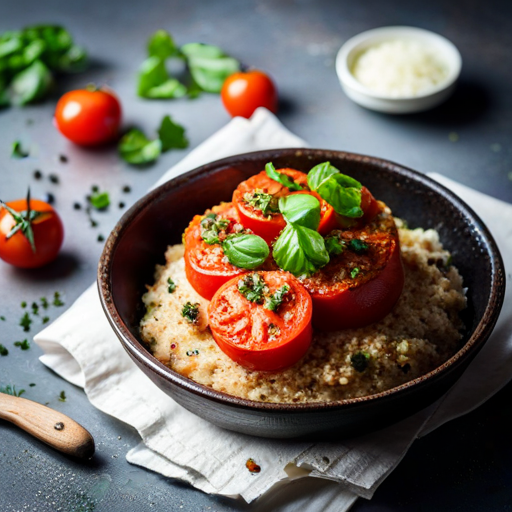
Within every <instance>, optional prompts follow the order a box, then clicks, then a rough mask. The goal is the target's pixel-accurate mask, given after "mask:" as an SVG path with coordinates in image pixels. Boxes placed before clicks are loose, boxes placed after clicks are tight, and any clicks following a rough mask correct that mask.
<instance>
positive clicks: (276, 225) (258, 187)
mask: <svg viewBox="0 0 512 512" xmlns="http://www.w3.org/2000/svg"><path fill="white" fill-rule="evenodd" d="M277 172H280V173H282V174H286V175H287V176H290V178H292V179H293V180H294V181H295V182H297V183H298V184H299V185H302V186H305V185H307V180H308V177H307V174H305V173H303V172H300V171H297V170H295V169H289V168H285V169H277ZM260 192H261V193H264V194H269V195H271V196H272V198H273V199H272V202H271V203H270V205H269V207H268V208H267V209H266V210H265V211H262V210H261V209H259V208H257V207H254V206H253V205H252V204H251V202H250V199H251V198H252V197H254V194H255V193H256V194H257V193H260ZM288 194H290V190H289V189H288V187H285V186H284V185H281V183H278V182H277V181H274V180H273V179H271V178H269V177H268V176H267V174H266V172H265V171H261V172H260V173H259V174H255V175H254V176H251V177H250V178H249V179H248V180H245V181H242V183H240V184H239V185H238V187H237V188H236V190H235V191H234V192H233V204H234V205H235V207H236V209H237V211H238V215H239V216H240V222H241V223H242V224H243V226H244V227H246V228H248V229H250V230H252V231H253V232H254V233H255V234H256V235H259V236H261V238H263V239H264V240H265V242H267V243H268V244H270V243H272V241H273V240H274V239H275V238H277V237H278V236H279V233H280V232H281V231H282V230H283V229H284V227H285V225H286V222H285V220H284V218H283V216H282V215H281V214H280V213H279V211H278V208H277V205H278V202H279V198H280V197H282V196H287V195H288Z"/></svg>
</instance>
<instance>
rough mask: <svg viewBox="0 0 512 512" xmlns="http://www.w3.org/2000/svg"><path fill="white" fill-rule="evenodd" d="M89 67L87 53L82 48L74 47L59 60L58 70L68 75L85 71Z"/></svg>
mask: <svg viewBox="0 0 512 512" xmlns="http://www.w3.org/2000/svg"><path fill="white" fill-rule="evenodd" d="M87 65H88V59H87V52H86V51H85V50H84V49H83V48H82V47H81V46H72V47H71V48H70V49H69V50H68V51H67V52H66V53H65V54H64V55H61V57H60V58H59V61H58V65H57V69H58V70H59V71H66V72H68V73H76V72H79V71H83V70H84V69H85V68H86V67H87Z"/></svg>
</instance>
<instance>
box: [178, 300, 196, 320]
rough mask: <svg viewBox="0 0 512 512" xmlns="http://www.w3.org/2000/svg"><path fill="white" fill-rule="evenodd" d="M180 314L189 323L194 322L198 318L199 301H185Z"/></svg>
mask: <svg viewBox="0 0 512 512" xmlns="http://www.w3.org/2000/svg"><path fill="white" fill-rule="evenodd" d="M181 316H182V317H183V318H184V319H185V320H186V321H187V322H189V323H191V324H195V323H197V320H198V318H199V302H196V303H194V304H193V303H192V302H187V303H185V305H184V306H183V309H182V310H181Z"/></svg>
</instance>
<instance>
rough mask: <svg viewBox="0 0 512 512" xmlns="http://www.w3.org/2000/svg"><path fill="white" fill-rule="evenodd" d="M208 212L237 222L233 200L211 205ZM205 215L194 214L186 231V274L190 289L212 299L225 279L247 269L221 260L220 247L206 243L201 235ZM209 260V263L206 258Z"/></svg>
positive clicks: (242, 272) (243, 272) (234, 222)
mask: <svg viewBox="0 0 512 512" xmlns="http://www.w3.org/2000/svg"><path fill="white" fill-rule="evenodd" d="M211 211H212V212H213V213H216V214H217V215H219V216H221V217H222V218H225V219H229V220H231V221H232V224H236V223H238V215H237V213H236V209H235V208H234V207H233V205H232V203H223V204H221V205H218V206H214V207H213V208H212V209H211ZM203 218H204V215H196V216H195V217H194V218H193V219H192V221H191V222H190V224H189V226H188V227H187V229H186V230H185V234H184V243H185V256H184V258H185V274H186V276H187V279H188V282H189V283H190V284H191V285H192V288H194V290H195V291H196V292H197V293H198V294H199V295H201V297H203V298H205V299H207V300H211V298H212V297H213V295H214V294H215V292H216V291H217V290H218V289H219V287H220V286H222V285H223V284H224V283H225V282H226V281H229V280H230V279H232V278H233V277H236V276H240V275H242V274H245V273H247V272H248V270H246V269H243V268H238V267H235V266H234V265H231V264H230V263H228V262H223V261H222V260H223V254H221V255H219V256H217V257H215V256H214V255H215V254H219V250H220V251H222V249H220V246H219V245H218V244H214V245H209V244H207V243H206V242H205V241H204V240H203V239H202V238H201V220H202V219H203ZM208 259H210V260H211V261H210V263H207V260H208Z"/></svg>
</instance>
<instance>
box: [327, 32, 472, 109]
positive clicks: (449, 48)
mask: <svg viewBox="0 0 512 512" xmlns="http://www.w3.org/2000/svg"><path fill="white" fill-rule="evenodd" d="M399 37H405V38H407V39H415V40H422V41H431V42H432V43H433V44H435V45H436V46H437V47H438V48H442V51H443V53H444V55H445V56H446V55H449V56H450V58H449V59H447V62H448V63H449V62H452V64H451V65H449V70H448V76H447V77H446V78H445V80H443V81H442V82H440V83H439V84H437V85H435V86H433V87H431V88H429V89H426V90H425V91H424V92H423V93H422V94H417V95H414V96H412V95H410V96H399V97H396V96H390V95H387V94H382V93H378V92H375V91H373V90H372V89H370V88H368V87H366V86H365V85H363V84H362V83H361V82H359V81H358V80H357V79H356V78H355V76H354V75H353V74H352V71H351V70H350V66H349V60H350V59H351V58H352V54H353V53H354V52H356V51H358V50H359V49H360V48H361V47H366V46H370V45H371V44H372V42H382V41H386V40H392V39H396V38H399ZM335 67H336V73H337V75H338V78H339V80H340V82H341V84H342V85H343V86H345V87H347V88H349V89H352V90H354V91H356V92H358V93H359V94H361V95H364V96H367V97H370V98H375V99H378V100H385V101H388V102H390V103H395V104H400V103H409V102H411V103H412V102H421V101H422V100H424V99H427V98H431V97H432V96H434V95H436V94H438V93H440V92H442V91H445V90H447V89H449V88H450V87H451V86H453V85H454V84H455V82H456V81H457V79H458V78H459V76H460V73H461V70H462V57H461V54H460V52H459V50H458V49H457V47H456V46H455V45H454V44H453V43H452V42H451V41H450V40H449V39H447V38H446V37H444V36H442V35H441V34H437V33H436V32H432V31H430V30H426V29H423V28H419V27H411V26H406V25H396V26H386V27H379V28H374V29H371V30H366V31H364V32H361V33H359V34H357V35H355V36H353V37H351V38H350V39H348V40H347V41H346V42H345V43H344V44H343V45H342V46H341V48H340V49H339V51H338V53H337V55H336V63H335Z"/></svg>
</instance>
